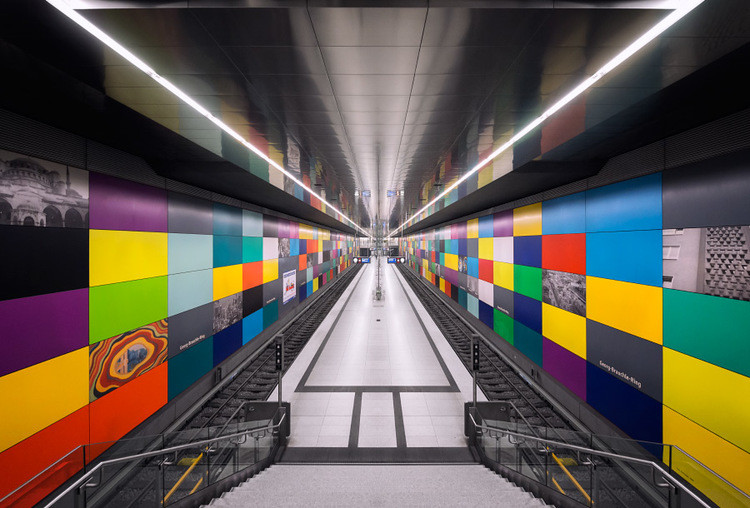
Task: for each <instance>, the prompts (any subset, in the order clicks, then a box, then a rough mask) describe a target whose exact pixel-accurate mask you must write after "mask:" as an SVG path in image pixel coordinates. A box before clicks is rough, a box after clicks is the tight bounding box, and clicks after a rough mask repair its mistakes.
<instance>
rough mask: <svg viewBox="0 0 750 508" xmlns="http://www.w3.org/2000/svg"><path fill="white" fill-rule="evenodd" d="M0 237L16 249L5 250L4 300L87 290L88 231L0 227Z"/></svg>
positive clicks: (0, 289) (0, 276) (1, 270)
mask: <svg viewBox="0 0 750 508" xmlns="http://www.w3.org/2000/svg"><path fill="white" fill-rule="evenodd" d="M0 236H1V237H2V239H3V245H4V246H13V248H5V249H3V262H2V263H0V280H1V281H2V284H0V299H1V300H9V299H12V298H23V297H26V296H34V295H41V294H46V293H57V292H61V291H70V290H73V289H82V288H86V287H88V285H89V254H88V251H89V232H88V230H87V229H67V228H65V229H63V228H37V227H21V226H0ZM50 248H54V254H55V255H54V256H52V257H50V255H49V254H50V251H49V250H50Z"/></svg>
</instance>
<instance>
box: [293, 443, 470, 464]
mask: <svg viewBox="0 0 750 508" xmlns="http://www.w3.org/2000/svg"><path fill="white" fill-rule="evenodd" d="M280 462H281V463H282V464H287V463H308V464H309V463H317V464H321V463H354V464H357V463H358V464H369V463H389V462H390V463H393V462H396V463H425V464H426V463H432V464H436V463H437V464H440V463H442V464H445V463H453V464H456V463H459V464H469V463H471V464H476V463H477V459H476V458H475V457H474V456H473V455H472V454H471V451H470V450H469V448H468V447H461V448H459V447H456V448H297V447H291V448H287V449H286V451H285V452H284V456H283V457H282V459H281V461H280Z"/></svg>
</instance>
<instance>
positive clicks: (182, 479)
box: [162, 453, 203, 504]
mask: <svg viewBox="0 0 750 508" xmlns="http://www.w3.org/2000/svg"><path fill="white" fill-rule="evenodd" d="M202 458H203V454H202V453H201V454H200V455H198V456H197V457H196V458H195V460H194V461H193V464H192V465H191V466H190V467H189V468H188V469H187V471H185V473H183V475H182V476H180V479H179V480H177V483H175V484H174V487H172V488H171V489H170V490H169V492H167V495H166V496H164V501H162V504H165V503H166V502H167V500H169V498H170V497H172V494H174V492H175V491H176V490H177V488H178V487H179V486H180V485H182V482H184V481H185V478H187V475H189V474H190V471H192V470H193V469H194V468H195V466H196V465H198V462H199V461H200V460H201V459H202ZM191 494H192V492H191Z"/></svg>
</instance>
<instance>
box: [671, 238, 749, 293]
mask: <svg viewBox="0 0 750 508" xmlns="http://www.w3.org/2000/svg"><path fill="white" fill-rule="evenodd" d="M662 239H663V242H662V248H663V251H662V252H663V256H662V257H663V264H662V266H663V281H664V282H663V285H664V287H665V288H669V289H679V290H681V291H690V292H693V293H703V294H706V295H712V296H721V297H724V298H732V299H734V300H744V301H746V302H747V301H750V253H749V252H748V242H750V227H749V226H712V227H706V228H677V229H665V230H664V231H663V236H662Z"/></svg>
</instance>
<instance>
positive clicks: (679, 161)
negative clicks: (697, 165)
mask: <svg viewBox="0 0 750 508" xmlns="http://www.w3.org/2000/svg"><path fill="white" fill-rule="evenodd" d="M745 148H750V109H747V110H744V111H740V112H739V113H735V114H733V115H730V116H728V117H725V118H722V119H720V120H716V121H713V122H711V123H708V124H706V125H702V126H700V127H696V128H695V129H691V130H689V131H687V132H684V133H682V134H680V135H677V136H673V137H671V138H668V139H667V141H666V146H665V151H666V155H667V156H666V158H665V159H666V168H665V169H670V168H676V167H678V166H684V165H685V164H690V163H693V162H698V161H702V160H706V159H710V158H712V157H717V156H719V155H725V154H728V153H731V152H736V151H738V150H742V149H745Z"/></svg>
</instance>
